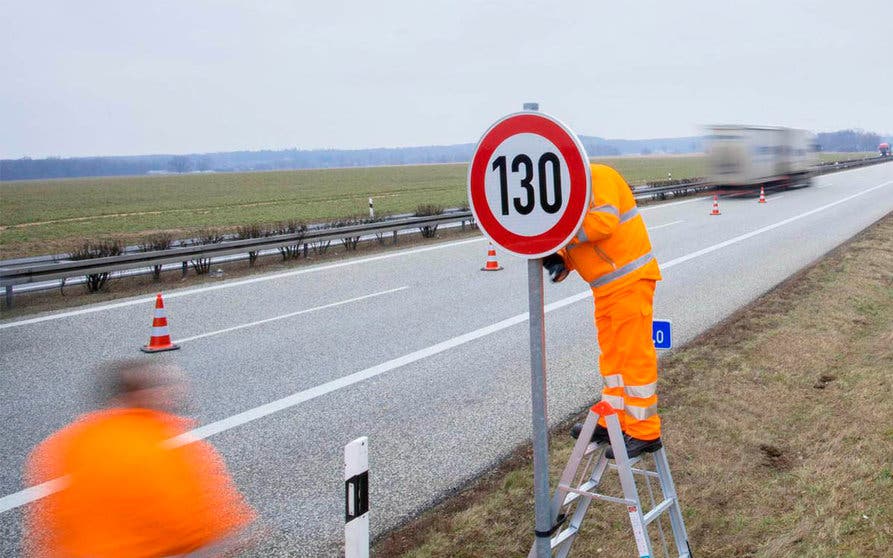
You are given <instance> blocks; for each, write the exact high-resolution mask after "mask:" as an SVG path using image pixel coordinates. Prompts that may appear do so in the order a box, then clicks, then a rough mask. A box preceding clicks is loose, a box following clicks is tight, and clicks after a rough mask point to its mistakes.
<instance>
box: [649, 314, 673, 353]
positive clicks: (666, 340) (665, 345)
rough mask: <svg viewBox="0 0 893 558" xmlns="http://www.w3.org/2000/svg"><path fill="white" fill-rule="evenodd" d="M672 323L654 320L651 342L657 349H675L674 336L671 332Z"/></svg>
mask: <svg viewBox="0 0 893 558" xmlns="http://www.w3.org/2000/svg"><path fill="white" fill-rule="evenodd" d="M671 324H672V322H670V321H669V320H654V322H653V325H652V326H651V340H652V341H654V348H655V349H669V348H672V347H673V335H672V333H671V331H670V326H671Z"/></svg>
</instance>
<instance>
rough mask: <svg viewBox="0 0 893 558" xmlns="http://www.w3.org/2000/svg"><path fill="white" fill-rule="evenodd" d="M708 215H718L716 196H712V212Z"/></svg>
mask: <svg viewBox="0 0 893 558" xmlns="http://www.w3.org/2000/svg"><path fill="white" fill-rule="evenodd" d="M710 215H720V212H719V200H718V198H717V197H716V194H713V211H711V212H710Z"/></svg>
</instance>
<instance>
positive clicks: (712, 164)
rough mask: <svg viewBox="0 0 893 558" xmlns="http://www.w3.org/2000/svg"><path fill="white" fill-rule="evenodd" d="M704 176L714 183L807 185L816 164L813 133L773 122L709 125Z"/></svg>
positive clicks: (728, 185)
mask: <svg viewBox="0 0 893 558" xmlns="http://www.w3.org/2000/svg"><path fill="white" fill-rule="evenodd" d="M708 130H709V134H708V135H707V137H706V141H705V148H706V153H707V178H708V180H709V181H710V182H711V183H713V184H716V185H717V186H726V187H752V186H760V185H770V184H773V185H779V184H787V185H808V184H809V183H810V181H811V178H812V173H813V171H814V169H815V167H816V166H817V165H818V162H819V160H818V145H817V144H816V138H815V135H814V134H812V133H811V132H809V131H807V130H797V129H794V128H782V127H774V126H739V125H725V126H711V127H709V128H708Z"/></svg>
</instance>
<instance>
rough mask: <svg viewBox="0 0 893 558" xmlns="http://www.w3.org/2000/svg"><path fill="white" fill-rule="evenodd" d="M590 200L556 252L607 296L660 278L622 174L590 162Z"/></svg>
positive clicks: (655, 261) (649, 243) (645, 234)
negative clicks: (578, 224) (580, 221)
mask: <svg viewBox="0 0 893 558" xmlns="http://www.w3.org/2000/svg"><path fill="white" fill-rule="evenodd" d="M589 168H590V171H591V174H592V201H591V202H590V204H589V211H588V212H587V213H586V216H585V217H584V218H583V224H582V226H581V227H580V230H579V231H577V234H576V236H574V238H573V239H572V240H571V242H570V243H569V244H568V245H567V246H565V247H564V248H563V249H562V250H560V251H559V254H560V255H561V256H562V258H564V262H565V266H566V267H567V268H568V269H569V270H571V271H574V270H575V271H576V272H577V273H579V274H580V276H581V277H582V278H583V279H584V280H585V281H586V282H587V283H589V285H590V286H591V287H592V288H593V290H594V294H595V296H602V295H607V294H610V293H611V292H614V291H616V290H617V289H619V288H621V287H623V286H626V285H629V284H631V283H634V282H635V281H637V280H639V279H652V280H655V281H658V280H660V279H661V275H660V268H658V266H657V260H655V259H654V255H653V254H652V253H651V241H650V240H649V239H648V231H647V230H646V229H645V222H644V221H643V220H642V217H641V216H640V215H639V210H638V208H637V207H636V200H635V198H633V194H632V191H631V190H630V188H629V186H628V185H627V184H626V181H625V180H623V177H622V176H620V174H619V173H618V172H617V171H615V170H614V169H612V168H611V167H607V166H605V165H596V164H592V165H590V166H589Z"/></svg>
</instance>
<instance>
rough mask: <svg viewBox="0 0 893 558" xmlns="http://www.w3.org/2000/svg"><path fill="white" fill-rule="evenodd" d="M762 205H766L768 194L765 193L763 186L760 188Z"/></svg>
mask: <svg viewBox="0 0 893 558" xmlns="http://www.w3.org/2000/svg"><path fill="white" fill-rule="evenodd" d="M760 203H766V192H765V191H763V187H762V186H760Z"/></svg>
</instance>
